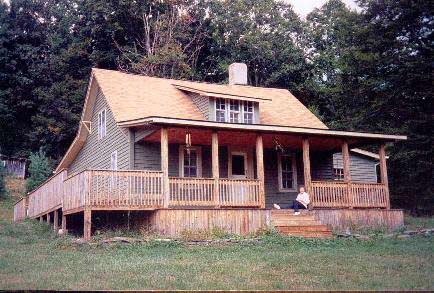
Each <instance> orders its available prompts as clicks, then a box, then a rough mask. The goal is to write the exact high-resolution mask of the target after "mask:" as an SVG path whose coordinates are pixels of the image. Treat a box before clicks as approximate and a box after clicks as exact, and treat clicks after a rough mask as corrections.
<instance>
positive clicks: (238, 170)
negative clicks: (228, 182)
mask: <svg viewBox="0 0 434 293" xmlns="http://www.w3.org/2000/svg"><path fill="white" fill-rule="evenodd" d="M229 175H230V177H231V178H233V179H246V178H247V152H231V155H230V169H229Z"/></svg>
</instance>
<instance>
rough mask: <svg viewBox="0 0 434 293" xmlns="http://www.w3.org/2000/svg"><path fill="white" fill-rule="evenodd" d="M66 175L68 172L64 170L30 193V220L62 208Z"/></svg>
mask: <svg viewBox="0 0 434 293" xmlns="http://www.w3.org/2000/svg"><path fill="white" fill-rule="evenodd" d="M66 175H67V172H66V170H63V171H61V172H59V173H57V174H56V175H54V176H52V177H51V178H49V179H48V180H47V181H45V182H44V183H43V184H42V185H40V186H39V187H38V188H36V189H35V190H34V191H32V192H30V193H29V195H28V206H29V209H28V211H29V212H28V216H29V217H30V218H33V217H37V216H38V215H40V214H42V213H46V212H47V211H51V210H53V209H56V208H58V207H61V206H62V198H63V180H64V179H65V178H66Z"/></svg>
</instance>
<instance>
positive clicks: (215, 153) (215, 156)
mask: <svg viewBox="0 0 434 293" xmlns="http://www.w3.org/2000/svg"><path fill="white" fill-rule="evenodd" d="M211 145H212V147H211V155H212V177H213V179H214V190H213V197H214V202H215V205H216V206H217V207H219V206H220V200H219V194H220V192H219V178H220V173H219V139H218V134H217V131H213V133H212V142H211Z"/></svg>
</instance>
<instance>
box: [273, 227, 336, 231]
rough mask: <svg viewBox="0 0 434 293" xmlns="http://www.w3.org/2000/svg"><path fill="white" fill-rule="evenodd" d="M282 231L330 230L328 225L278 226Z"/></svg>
mask: <svg viewBox="0 0 434 293" xmlns="http://www.w3.org/2000/svg"><path fill="white" fill-rule="evenodd" d="M276 228H277V229H278V230H279V231H281V232H304V231H309V232H330V230H329V229H328V228H327V226H326V225H312V226H281V227H276Z"/></svg>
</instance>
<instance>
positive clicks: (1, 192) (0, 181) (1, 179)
mask: <svg viewBox="0 0 434 293" xmlns="http://www.w3.org/2000/svg"><path fill="white" fill-rule="evenodd" d="M5 177H6V169H5V167H4V166H3V163H2V162H1V161H0V198H1V197H5V196H6V182H5Z"/></svg>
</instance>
